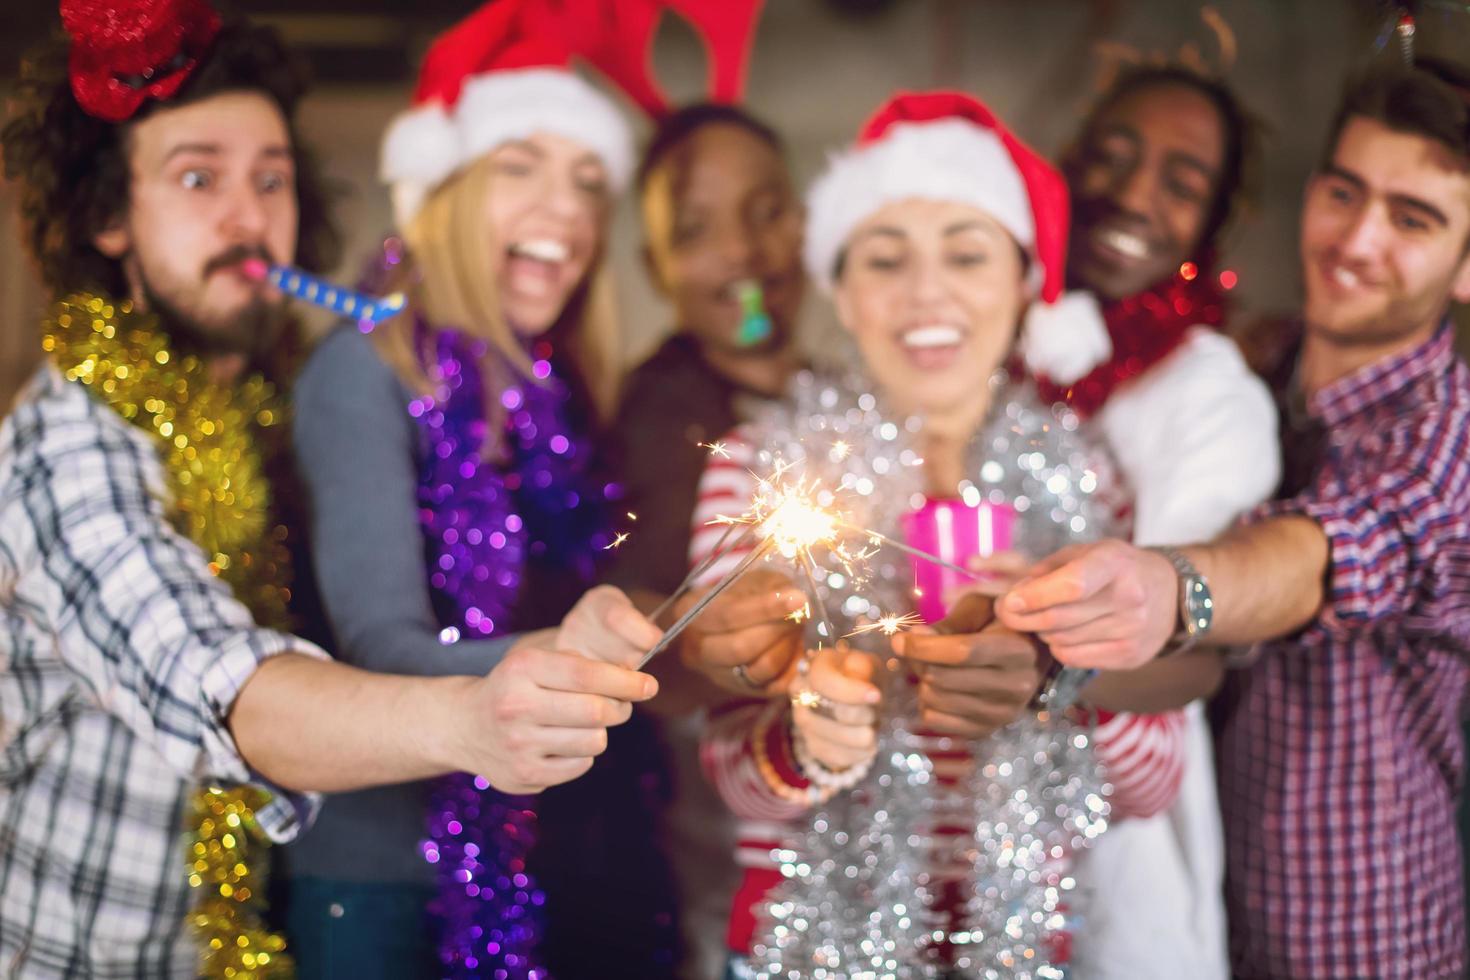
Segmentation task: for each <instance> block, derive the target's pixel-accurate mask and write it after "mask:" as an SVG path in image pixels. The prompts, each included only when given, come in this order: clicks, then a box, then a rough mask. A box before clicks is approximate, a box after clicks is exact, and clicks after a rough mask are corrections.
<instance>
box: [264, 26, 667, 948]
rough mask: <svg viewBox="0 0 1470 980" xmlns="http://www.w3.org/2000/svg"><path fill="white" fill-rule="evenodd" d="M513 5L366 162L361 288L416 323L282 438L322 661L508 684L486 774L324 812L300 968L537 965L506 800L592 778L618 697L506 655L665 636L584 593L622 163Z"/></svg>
mask: <svg viewBox="0 0 1470 980" xmlns="http://www.w3.org/2000/svg"><path fill="white" fill-rule="evenodd" d="M517 9H518V6H517V5H516V4H492V5H487V6H486V7H485V8H484V9H482V10H481V11H480V12H478V13H476V14H475V15H472V16H471V18H469V19H468V20H467V21H465V22H464V24H462V25H461V26H460V27H458V28H456V29H455V30H454V31H452V32H450V33H449V34H448V35H446V36H445V37H444V38H442V39H441V40H440V41H438V42H437V43H436V45H435V48H434V49H433V50H432V51H431V52H430V55H429V58H428V59H427V61H426V63H425V66H424V70H423V80H422V82H421V85H420V89H419V93H418V97H417V100H416V102H417V104H416V105H415V107H414V108H413V109H412V110H411V111H409V112H408V113H406V114H404V115H403V116H400V117H399V119H398V120H396V121H395V122H394V124H393V126H392V127H391V128H390V130H389V132H388V136H387V139H386V142H385V148H384V160H383V170H384V175H385V177H386V178H387V179H388V181H389V182H390V183H391V185H392V193H393V199H394V207H395V211H396V214H397V218H398V220H399V227H400V230H401V239H394V240H390V241H389V243H388V244H387V246H386V248H385V250H384V256H383V263H382V267H381V269H380V270H379V272H380V274H379V275H378V276H376V277H375V278H376V279H377V282H376V283H375V285H376V286H377V287H379V288H383V289H399V290H402V291H403V292H405V293H406V294H407V295H408V296H409V298H410V303H409V306H408V309H407V310H406V312H405V313H404V314H402V315H400V316H399V317H397V318H395V319H394V320H392V321H389V322H387V323H385V324H383V325H381V326H380V327H378V328H377V329H376V330H374V331H373V332H372V334H371V335H370V336H368V335H364V334H363V333H362V332H361V331H359V330H358V328H357V327H356V326H355V325H344V326H343V327H341V328H339V329H338V330H337V331H336V332H334V333H333V334H332V335H331V336H329V337H328V338H327V339H326V340H325V341H324V342H323V343H322V344H321V346H320V347H319V349H318V350H317V351H316V353H315V354H314V356H313V358H312V360H311V363H310V364H309V365H308V367H307V369H306V371H305V373H304V376H303V378H302V381H301V385H300V388H299V389H298V403H297V404H298V416H297V419H296V423H295V434H296V449H297V453H298V456H299V458H300V465H301V469H302V471H303V475H304V479H305V482H306V484H307V489H308V492H309V497H310V505H311V517H312V534H311V539H312V546H313V549H314V560H315V564H316V570H317V579H318V582H319V585H320V588H321V593H322V598H323V605H324V609H325V614H326V619H327V621H328V625H329V626H330V628H331V632H332V634H333V635H334V637H335V642H336V652H337V655H338V656H339V657H340V658H341V659H344V660H347V661H350V662H352V663H354V664H356V665H358V666H361V667H364V668H366V669H369V670H374V671H384V672H390V673H405V674H485V673H489V675H490V677H491V678H492V679H497V678H498V679H500V681H501V682H502V683H501V687H502V691H503V698H502V699H501V704H500V712H499V714H498V716H497V720H498V721H500V722H501V723H502V725H501V729H500V730H501V731H502V732H503V738H502V739H501V744H500V746H499V748H500V753H501V757H502V761H503V765H501V766H500V767H498V769H496V770H493V771H485V772H482V773H479V774H476V775H461V776H457V777H450V778H449V779H447V780H441V781H438V782H436V783H433V784H429V783H418V784H405V785H401V786H397V787H391V788H387V789H381V790H376V791H372V792H366V793H356V794H346V795H342V796H338V797H335V798H333V799H331V800H329V801H328V802H327V803H326V805H325V807H324V809H323V812H322V814H321V820H320V822H319V823H318V825H317V827H316V829H315V830H314V831H313V832H312V833H311V834H309V835H307V836H306V837H305V838H304V839H303V840H302V841H301V843H300V844H299V845H298V846H296V847H295V848H294V849H293V850H292V851H291V853H290V854H289V855H288V861H287V868H286V871H287V874H288V876H289V879H290V887H289V907H288V909H287V916H286V918H287V922H288V927H289V930H290V932H291V934H292V935H291V941H292V947H293V949H294V950H295V951H296V954H297V957H298V962H299V965H300V969H301V973H302V975H303V976H308V977H310V976H353V977H364V976H383V977H416V976H436V977H437V976H445V975H467V976H468V975H487V976H488V975H501V976H508V977H534V976H541V975H544V974H543V973H542V972H541V970H540V967H539V965H538V960H537V955H538V952H537V946H538V942H537V939H538V920H539V916H538V911H539V909H540V906H541V904H542V903H543V901H544V900H545V897H544V895H543V894H542V893H541V892H540V891H538V889H537V888H536V886H535V883H534V882H533V881H531V880H530V877H529V876H528V873H527V870H528V869H527V866H526V857H527V852H528V850H529V848H530V844H531V842H532V840H533V839H534V837H535V833H534V831H535V814H534V811H533V810H532V809H531V808H530V799H529V797H528V796H527V795H520V796H511V795H506V794H533V793H537V792H539V791H540V790H542V789H545V788H546V787H549V786H553V785H556V784H559V783H564V782H566V781H568V780H571V779H574V778H576V777H577V776H579V775H581V774H582V773H584V772H585V771H587V769H588V768H589V767H590V766H591V765H592V761H593V758H594V757H595V756H597V755H598V754H599V753H601V752H602V751H603V749H604V748H605V747H606V744H607V727H608V726H610V725H616V724H620V723H621V722H623V721H626V720H627V719H628V717H629V714H630V710H631V708H630V704H629V703H628V699H627V698H626V697H623V698H621V699H618V698H617V692H615V691H610V690H607V686H608V685H607V680H606V679H605V678H604V677H603V676H602V673H601V669H600V668H602V667H603V666H604V665H602V664H598V663H595V662H592V661H591V660H589V659H587V658H572V657H563V658H560V659H558V658H556V657H531V656H529V655H527V654H526V653H525V652H524V651H521V650H518V645H517V640H518V639H519V638H522V637H524V636H525V635H526V631H530V630H546V631H547V633H548V634H552V635H550V636H546V635H543V639H547V640H549V642H550V643H551V644H553V645H554V646H555V648H556V649H566V643H567V642H569V641H571V640H572V639H573V638H576V639H578V640H579V641H580V642H582V643H584V644H585V645H584V646H583V647H582V649H586V650H590V651H592V652H593V654H594V656H595V657H600V658H602V659H604V660H607V661H610V662H612V663H616V664H619V665H621V666H624V667H626V666H631V665H632V664H633V663H634V662H636V660H637V657H638V655H639V652H640V651H641V650H643V649H647V647H648V646H649V645H650V644H651V643H652V642H654V641H655V640H656V639H657V636H658V633H657V631H656V630H655V629H654V628H653V627H652V626H651V625H650V624H649V623H648V622H647V621H646V620H645V619H643V617H641V616H640V615H639V614H638V613H637V612H636V611H635V610H634V609H633V607H632V606H631V604H630V603H629V602H628V600H627V599H626V598H625V597H624V596H623V595H622V594H621V593H620V592H617V591H616V590H613V589H610V588H602V589H594V590H592V591H591V592H588V593H587V594H586V595H582V597H581V598H580V600H579V599H578V596H579V595H581V594H582V593H583V592H584V590H586V589H587V588H588V587H589V586H590V584H591V582H592V575H593V571H594V568H593V562H594V558H595V557H596V556H598V555H600V554H601V553H602V549H603V548H604V547H605V546H606V545H607V544H608V543H609V540H610V538H611V535H610V534H609V532H608V524H607V523H606V512H607V504H608V499H607V498H608V497H609V495H610V493H611V491H612V489H613V488H612V487H610V486H609V485H607V484H605V483H604V482H603V481H602V480H600V479H599V478H598V477H597V475H596V472H595V469H594V467H593V465H592V462H593V461H592V451H591V449H592V446H591V440H590V438H589V435H590V433H591V431H592V429H593V426H594V424H595V423H596V421H597V419H598V416H599V414H600V412H601V411H602V410H603V408H604V407H606V406H607V405H608V403H609V402H610V400H611V398H612V395H613V392H612V388H613V384H612V382H613V373H612V372H613V367H614V364H615V358H614V357H613V354H612V350H611V346H612V339H613V330H612V322H611V317H610V307H611V304H610V298H609V295H608V283H607V272H606V271H605V269H603V267H602V265H601V257H602V252H603V248H604V242H605V236H606V230H607V222H608V214H609V209H610V203H611V200H612V195H613V192H614V189H615V188H617V187H618V186H620V185H621V184H622V183H623V181H624V179H625V178H626V176H627V174H628V172H629V170H630V164H631V159H632V149H631V145H630V141H629V138H628V133H627V131H626V128H625V126H624V124H623V122H622V120H621V118H620V116H619V114H618V112H617V110H616V109H615V108H614V107H613V106H612V105H611V103H609V102H608V100H607V99H606V98H605V97H604V96H602V95H601V94H599V93H598V92H597V91H596V90H595V89H593V88H592V87H591V86H590V85H588V84H587V83H586V82H584V81H582V80H581V79H580V78H578V77H577V76H576V75H574V74H573V73H572V72H571V71H569V70H568V69H567V67H566V60H565V57H564V56H563V57H561V58H560V60H558V58H557V57H552V56H551V54H556V52H557V51H558V50H559V49H558V48H557V41H556V39H555V38H548V37H538V36H528V35H527V34H526V30H527V28H526V25H525V24H524V23H522V22H521V21H520V20H519V19H518V17H517V14H516V11H517ZM528 49H530V50H535V51H536V52H539V53H540V54H541V55H542V56H544V58H545V60H546V61H547V63H545V64H540V65H536V66H533V67H526V65H527V59H526V55H525V52H526V50H528ZM548 52H550V53H551V54H548ZM563 55H564V52H563ZM498 59H507V60H508V61H509V62H510V63H511V64H513V65H514V66H515V67H513V68H502V67H500V64H499V62H498ZM471 65H472V66H473V67H472V68H469V69H468V70H466V66H471ZM568 610H570V612H568ZM553 631H554V632H553ZM649 684H650V685H651V684H652V681H651V679H650V680H649ZM598 695H604V697H602V698H601V699H599V698H598ZM606 695H612V696H613V699H612V700H609V699H608V698H607V697H606ZM426 913H432V917H431V918H429V919H427V920H426V918H425V916H426ZM436 947H437V948H436ZM497 971H500V972H497Z"/></svg>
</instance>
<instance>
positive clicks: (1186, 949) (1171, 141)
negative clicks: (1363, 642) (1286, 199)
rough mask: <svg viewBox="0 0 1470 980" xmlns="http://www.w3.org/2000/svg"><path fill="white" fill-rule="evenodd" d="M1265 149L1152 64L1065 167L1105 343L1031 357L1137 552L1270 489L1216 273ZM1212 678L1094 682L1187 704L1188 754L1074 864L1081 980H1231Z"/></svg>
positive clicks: (1248, 387)
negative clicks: (1119, 477) (1119, 493)
mask: <svg viewBox="0 0 1470 980" xmlns="http://www.w3.org/2000/svg"><path fill="white" fill-rule="evenodd" d="M1253 145H1254V127H1253V126H1252V124H1251V123H1250V121H1249V118H1248V115H1247V113H1246V112H1245V110H1244V109H1243V107H1242V106H1241V104H1240V102H1239V101H1238V99H1237V98H1236V97H1235V95H1234V93H1233V92H1231V91H1230V89H1228V88H1227V87H1226V86H1224V85H1223V84H1222V83H1221V82H1219V81H1217V80H1214V79H1210V78H1206V77H1204V76H1202V75H1200V74H1198V73H1197V72H1194V71H1192V70H1189V69H1187V68H1184V67H1181V66H1177V65H1173V66H1171V65H1147V66H1139V67H1134V68H1131V69H1129V70H1128V71H1127V72H1125V73H1123V74H1122V75H1120V76H1119V78H1118V79H1117V80H1116V81H1115V82H1114V84H1113V85H1112V86H1111V87H1110V88H1109V89H1108V90H1107V91H1106V92H1104V93H1103V94H1102V96H1101V97H1100V98H1099V99H1098V101H1097V103H1096V105H1094V107H1093V108H1092V110H1091V111H1090V112H1089V113H1088V115H1087V118H1086V119H1085V120H1084V121H1083V124H1082V126H1081V129H1080V133H1079V135H1078V138H1077V140H1076V142H1075V143H1074V144H1073V145H1072V146H1071V147H1070V149H1069V150H1068V152H1067V153H1066V154H1065V156H1064V158H1063V169H1064V172H1065V173H1066V176H1067V183H1068V187H1069V189H1070V191H1071V194H1072V200H1073V205H1074V206H1073V211H1072V222H1071V236H1070V239H1069V248H1070V254H1069V257H1068V263H1067V279H1068V286H1069V287H1070V288H1071V289H1074V290H1081V291H1084V292H1086V293H1090V294H1091V295H1092V296H1093V297H1095V298H1096V299H1097V300H1098V302H1099V305H1100V310H1101V320H1102V324H1103V325H1104V326H1105V327H1106V335H1105V337H1104V342H1103V343H1101V344H1099V345H1098V347H1097V353H1096V354H1095V355H1094V357H1095V359H1096V363H1088V361H1087V360H1086V359H1079V358H1078V355H1077V352H1078V351H1079V350H1083V349H1085V348H1086V347H1087V345H1086V344H1085V343H1082V342H1080V341H1081V339H1082V338H1081V336H1080V334H1079V331H1080V330H1081V329H1082V328H1083V327H1084V326H1085V324H1086V322H1087V320H1086V319H1084V318H1080V317H1079V318H1073V319H1070V320H1066V319H1062V318H1047V319H1044V320H1042V321H1040V323H1039V324H1033V325H1032V326H1031V327H1030V328H1028V333H1027V339H1026V344H1025V350H1026V358H1027V363H1028V364H1029V366H1030V367H1031V368H1032V369H1033V370H1035V371H1037V372H1038V373H1040V374H1041V375H1043V376H1044V378H1046V379H1047V381H1045V382H1043V385H1042V389H1043V391H1044V392H1045V393H1046V394H1047V395H1048V396H1049V397H1050V398H1052V399H1053V400H1057V401H1066V402H1068V403H1069V404H1071V405H1072V407H1073V408H1074V409H1075V410H1076V411H1077V412H1079V413H1080V414H1082V415H1084V416H1091V417H1092V418H1093V419H1094V421H1095V424H1096V426H1097V428H1098V429H1099V430H1100V431H1101V432H1102V434H1103V435H1104V436H1105V437H1106V438H1107V440H1108V445H1109V448H1110V449H1111V450H1112V452H1113V455H1114V456H1115V457H1116V459H1117V461H1118V463H1119V464H1120V466H1121V467H1122V469H1123V471H1124V473H1125V475H1126V477H1127V481H1128V484H1129V486H1130V488H1131V489H1132V491H1133V493H1134V501H1133V503H1134V508H1133V511H1134V512H1133V522H1132V523H1133V527H1132V533H1133V541H1134V543H1135V544H1139V545H1145V546H1170V545H1178V544H1183V543H1187V542H1190V541H1197V540H1200V539H1201V538H1207V537H1210V536H1212V535H1215V534H1218V533H1219V532H1220V531H1222V530H1224V529H1225V528H1226V527H1228V526H1229V525H1230V523H1231V522H1232V521H1234V520H1235V519H1236V518H1237V517H1238V516H1239V515H1240V514H1242V513H1244V512H1245V511H1247V510H1249V509H1250V508H1251V507H1254V506H1255V505H1257V504H1259V503H1260V502H1261V501H1263V500H1265V499H1266V498H1267V497H1268V496H1269V495H1270V493H1271V491H1272V489H1274V487H1275V485H1276V482H1277V478H1278V475H1279V460H1278V455H1277V445H1276V412H1275V411H1274V409H1273V407H1272V404H1271V397H1270V393H1269V392H1268V390H1267V389H1266V386H1265V385H1264V384H1262V383H1261V382H1260V380H1259V379H1257V378H1256V377H1255V376H1254V375H1253V374H1252V373H1251V371H1250V370H1249V369H1248V368H1247V367H1246V364H1245V362H1244V360H1243V359H1242V357H1241V354H1240V352H1239V351H1238V350H1237V349H1236V346H1235V344H1234V342H1233V341H1231V340H1230V339H1229V338H1228V337H1226V336H1224V335H1223V334H1222V333H1221V332H1220V330H1219V327H1220V326H1221V325H1222V323H1223V321H1224V319H1225V315H1226V306H1227V297H1228V295H1229V294H1228V292H1227V291H1226V290H1225V289H1223V288H1222V287H1221V284H1220V279H1219V275H1218V272H1217V270H1216V268H1215V255H1216V252H1217V242H1218V240H1219V238H1220V237H1221V234H1222V231H1223V230H1224V229H1225V227H1226V226H1227V224H1228V223H1229V219H1230V218H1231V216H1232V215H1233V213H1234V212H1235V210H1236V205H1237V203H1238V200H1239V198H1240V197H1241V194H1242V186H1243V184H1244V183H1245V175H1246V172H1247V161H1248V159H1249V158H1250V157H1251V156H1252V155H1253V154H1252V152H1251V150H1252V147H1253ZM1092 319H1093V320H1094V321H1095V319H1096V318H1092ZM1038 327H1040V328H1042V331H1041V332H1040V333H1038V331H1037V328H1038ZM1220 673H1221V671H1220V663H1219V658H1218V657H1216V656H1215V655H1214V654H1212V653H1208V652H1202V651H1195V652H1192V653H1190V654H1188V655H1186V656H1184V657H1180V658H1177V659H1176V660H1175V661H1173V662H1171V663H1170V664H1168V665H1166V666H1165V667H1164V668H1162V669H1154V670H1151V671H1145V672H1144V675H1138V674H1129V673H1116V674H1112V675H1106V676H1104V677H1102V678H1100V679H1099V680H1098V681H1096V682H1095V683H1094V686H1093V688H1092V691H1091V696H1094V697H1098V698H1105V695H1111V696H1112V697H1114V698H1118V697H1120V696H1121V697H1124V698H1131V697H1132V696H1136V695H1137V694H1138V693H1139V692H1140V691H1142V690H1143V689H1145V688H1148V687H1151V686H1152V687H1153V691H1154V693H1155V694H1158V695H1164V696H1165V697H1166V700H1165V701H1164V702H1163V703H1162V704H1160V705H1159V706H1160V707H1182V708H1183V711H1182V713H1179V714H1174V715H1170V716H1168V725H1169V726H1171V727H1172V729H1173V730H1175V731H1178V732H1180V733H1181V735H1180V737H1181V738H1182V740H1183V744H1184V746H1185V752H1184V762H1183V767H1182V782H1181V785H1180V792H1179V794H1178V798H1177V800H1176V801H1175V802H1174V803H1173V804H1172V805H1171V806H1170V807H1169V808H1168V809H1167V810H1166V811H1164V812H1162V813H1159V814H1156V815H1154V816H1151V817H1148V818H1145V819H1131V820H1127V821H1122V822H1120V823H1119V824H1118V825H1117V826H1115V827H1114V828H1113V829H1112V830H1111V831H1110V832H1109V833H1108V834H1107V835H1106V836H1105V837H1104V838H1103V839H1102V840H1100V841H1099V842H1098V843H1097V845H1096V846H1095V847H1093V848H1091V849H1090V850H1089V851H1088V852H1087V853H1086V854H1085V855H1083V856H1082V857H1081V858H1080V860H1079V874H1078V881H1079V882H1087V883H1088V884H1087V885H1086V887H1087V889H1088V890H1089V892H1090V894H1089V895H1088V896H1087V900H1088V904H1089V907H1090V908H1091V909H1092V911H1090V912H1089V914H1088V916H1087V922H1086V924H1085V926H1084V927H1083V928H1082V929H1079V930H1078V932H1077V935H1076V938H1075V954H1076V959H1075V963H1076V969H1077V972H1078V974H1079V975H1083V976H1088V977H1095V978H1099V980H1113V978H1119V980H1123V978H1126V980H1142V978H1153V977H1158V978H1164V977H1184V976H1187V977H1193V978H1197V980H1223V978H1224V977H1225V976H1226V975H1227V974H1228V966H1227V955H1226V930H1225V909H1224V902H1223V900H1222V898H1221V890H1222V889H1221V883H1222V878H1223V876H1224V842H1223V836H1224V835H1223V831H1222V829H1221V826H1220V816H1219V804H1218V801H1217V799H1216V791H1215V779H1214V767H1213V762H1212V756H1213V751H1212V747H1211V744H1210V737H1209V727H1208V723H1207V721H1206V718H1205V712H1204V705H1203V703H1202V701H1200V700H1198V699H1199V698H1201V697H1202V696H1204V695H1206V694H1208V693H1209V692H1210V691H1212V690H1213V689H1214V687H1215V686H1216V685H1218V683H1219V678H1220ZM1148 675H1151V676H1148ZM1156 684H1157V685H1158V686H1153V685H1156ZM1166 692H1167V693H1166ZM1104 703H1106V701H1105V700H1104ZM1155 710H1157V708H1155ZM1129 724H1130V721H1129V718H1128V716H1126V715H1125V716H1119V717H1118V718H1116V719H1114V718H1110V717H1103V718H1102V720H1101V725H1100V727H1099V734H1100V737H1103V738H1116V739H1117V740H1118V742H1119V744H1129V743H1130V742H1131V741H1132V739H1131V738H1130V737H1126V736H1125V735H1124V733H1123V731H1122V729H1123V728H1124V726H1127V725H1129ZM1161 726H1162V722H1161ZM1120 761H1121V760H1120Z"/></svg>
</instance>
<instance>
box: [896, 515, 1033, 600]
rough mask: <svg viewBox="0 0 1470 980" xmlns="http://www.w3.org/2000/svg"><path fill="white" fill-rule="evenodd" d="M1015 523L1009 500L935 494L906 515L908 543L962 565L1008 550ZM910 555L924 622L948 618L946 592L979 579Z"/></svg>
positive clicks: (904, 532)
mask: <svg viewBox="0 0 1470 980" xmlns="http://www.w3.org/2000/svg"><path fill="white" fill-rule="evenodd" d="M1015 526H1016V510H1015V508H1013V507H1011V506H1010V505H1009V504H991V503H981V504H976V505H974V506H971V505H970V504H967V503H965V502H964V501H961V500H930V501H929V502H928V503H926V504H925V505H924V506H923V507H921V508H919V509H918V510H916V511H911V512H910V513H908V514H905V515H904V517H903V534H904V541H905V543H907V544H908V545H909V546H910V547H912V548H918V549H919V550H920V551H926V552H928V553H929V554H931V555H937V556H939V557H940V558H942V559H944V560H945V561H947V562H952V563H954V564H956V565H960V566H962V567H963V566H964V564H965V562H966V561H968V560H969V559H971V558H974V557H976V556H979V557H982V558H988V557H989V556H991V555H993V554H995V553H996V552H998V551H1009V550H1010V549H1011V546H1012V540H1013V536H1014V531H1015ZM909 560H910V561H911V562H912V563H913V566H914V587H915V588H916V589H917V590H918V595H916V596H915V597H914V609H915V611H916V612H918V614H919V615H920V616H923V617H924V620H925V622H930V623H933V622H936V621H938V620H941V619H943V618H944V612H945V603H944V597H945V595H946V594H948V593H949V592H951V591H953V590H954V589H955V588H957V587H961V586H966V585H973V584H974V581H975V580H974V579H972V578H970V577H969V576H966V575H961V574H960V573H959V572H956V571H953V570H952V569H948V568H945V567H943V566H941V565H936V564H935V563H934V562H932V561H928V560H926V559H924V558H920V557H918V556H917V555H910V556H909Z"/></svg>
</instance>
